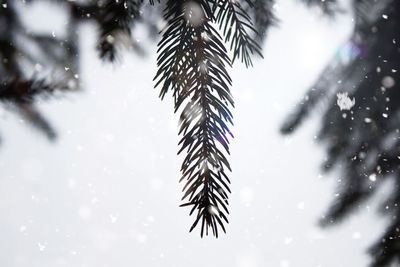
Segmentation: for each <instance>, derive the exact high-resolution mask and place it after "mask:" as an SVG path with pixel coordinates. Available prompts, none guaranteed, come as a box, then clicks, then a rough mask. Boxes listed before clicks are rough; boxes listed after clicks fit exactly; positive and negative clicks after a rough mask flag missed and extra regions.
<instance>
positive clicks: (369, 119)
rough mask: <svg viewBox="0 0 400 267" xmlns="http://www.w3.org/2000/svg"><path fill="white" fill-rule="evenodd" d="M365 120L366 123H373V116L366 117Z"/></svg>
mask: <svg viewBox="0 0 400 267" xmlns="http://www.w3.org/2000/svg"><path fill="white" fill-rule="evenodd" d="M364 122H365V123H371V122H372V120H371V118H365V119H364Z"/></svg>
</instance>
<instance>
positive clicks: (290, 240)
mask: <svg viewBox="0 0 400 267" xmlns="http://www.w3.org/2000/svg"><path fill="white" fill-rule="evenodd" d="M283 242H284V243H285V245H289V244H290V243H292V242H293V237H290V236H287V237H285V239H284V241H283Z"/></svg>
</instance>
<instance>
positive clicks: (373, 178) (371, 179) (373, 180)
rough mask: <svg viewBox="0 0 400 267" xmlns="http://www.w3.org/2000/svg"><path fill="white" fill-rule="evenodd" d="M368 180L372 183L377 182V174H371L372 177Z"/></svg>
mask: <svg viewBox="0 0 400 267" xmlns="http://www.w3.org/2000/svg"><path fill="white" fill-rule="evenodd" d="M368 179H369V180H370V181H372V182H375V181H376V174H375V173H372V174H370V175H369V176H368Z"/></svg>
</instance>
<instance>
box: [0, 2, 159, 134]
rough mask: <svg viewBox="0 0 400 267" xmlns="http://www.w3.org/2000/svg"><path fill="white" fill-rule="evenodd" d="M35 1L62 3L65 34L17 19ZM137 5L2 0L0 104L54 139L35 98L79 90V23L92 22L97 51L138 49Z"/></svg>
mask: <svg viewBox="0 0 400 267" xmlns="http://www.w3.org/2000/svg"><path fill="white" fill-rule="evenodd" d="M39 2H47V3H50V4H57V5H58V6H61V7H62V8H63V10H64V12H65V13H66V14H67V17H68V24H67V25H66V26H65V27H66V30H65V32H66V35H65V36H56V35H55V34H54V33H53V34H46V33H36V32H35V31H31V30H30V25H26V24H25V22H24V21H22V17H21V16H22V15H21V12H23V11H24V10H25V9H29V8H30V7H31V6H32V5H35V4H36V3H39ZM142 6H144V2H143V1H115V0H102V1H97V0H96V1H94V0H92V1H90V0H89V1H69V0H55V1H48V0H47V1H46V0H29V1H28V0H1V1H0V104H4V105H5V106H6V107H7V108H10V109H11V110H15V111H17V112H18V113H19V114H20V115H21V116H22V117H24V119H26V120H27V121H28V122H30V123H31V124H32V125H33V126H35V127H36V128H37V129H39V130H40V131H42V132H43V133H44V134H45V135H46V136H47V137H48V138H49V139H51V140H52V139H54V138H55V137H56V131H55V130H54V129H53V127H52V126H51V124H50V123H49V122H48V121H47V120H46V119H45V117H44V116H43V115H42V114H40V112H39V111H38V109H37V108H36V107H35V100H37V99H38V98H43V97H50V96H52V97H54V96H56V95H57V94H56V93H57V92H67V91H76V90H79V88H80V81H79V51H78V47H79V43H78V42H79V33H78V27H79V25H80V24H81V23H82V22H86V21H91V22H94V23H95V24H96V25H97V28H98V32H99V33H98V45H97V49H98V51H99V57H100V58H102V59H104V60H106V61H110V62H114V61H115V60H116V58H117V53H118V48H119V47H121V46H125V47H126V46H130V47H133V48H136V50H137V51H140V49H139V47H138V46H137V45H136V44H135V43H134V42H133V41H132V38H131V30H132V28H133V27H134V25H135V23H136V22H137V21H139V20H140V19H141V16H140V15H141V8H142ZM147 6H148V5H147ZM44 19H47V18H44ZM149 25H150V26H152V25H151V24H150V23H149Z"/></svg>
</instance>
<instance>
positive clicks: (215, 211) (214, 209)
mask: <svg viewBox="0 0 400 267" xmlns="http://www.w3.org/2000/svg"><path fill="white" fill-rule="evenodd" d="M207 211H208V213H210V214H212V215H217V214H218V209H217V207H215V206H214V205H210V206H208V208H207Z"/></svg>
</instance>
